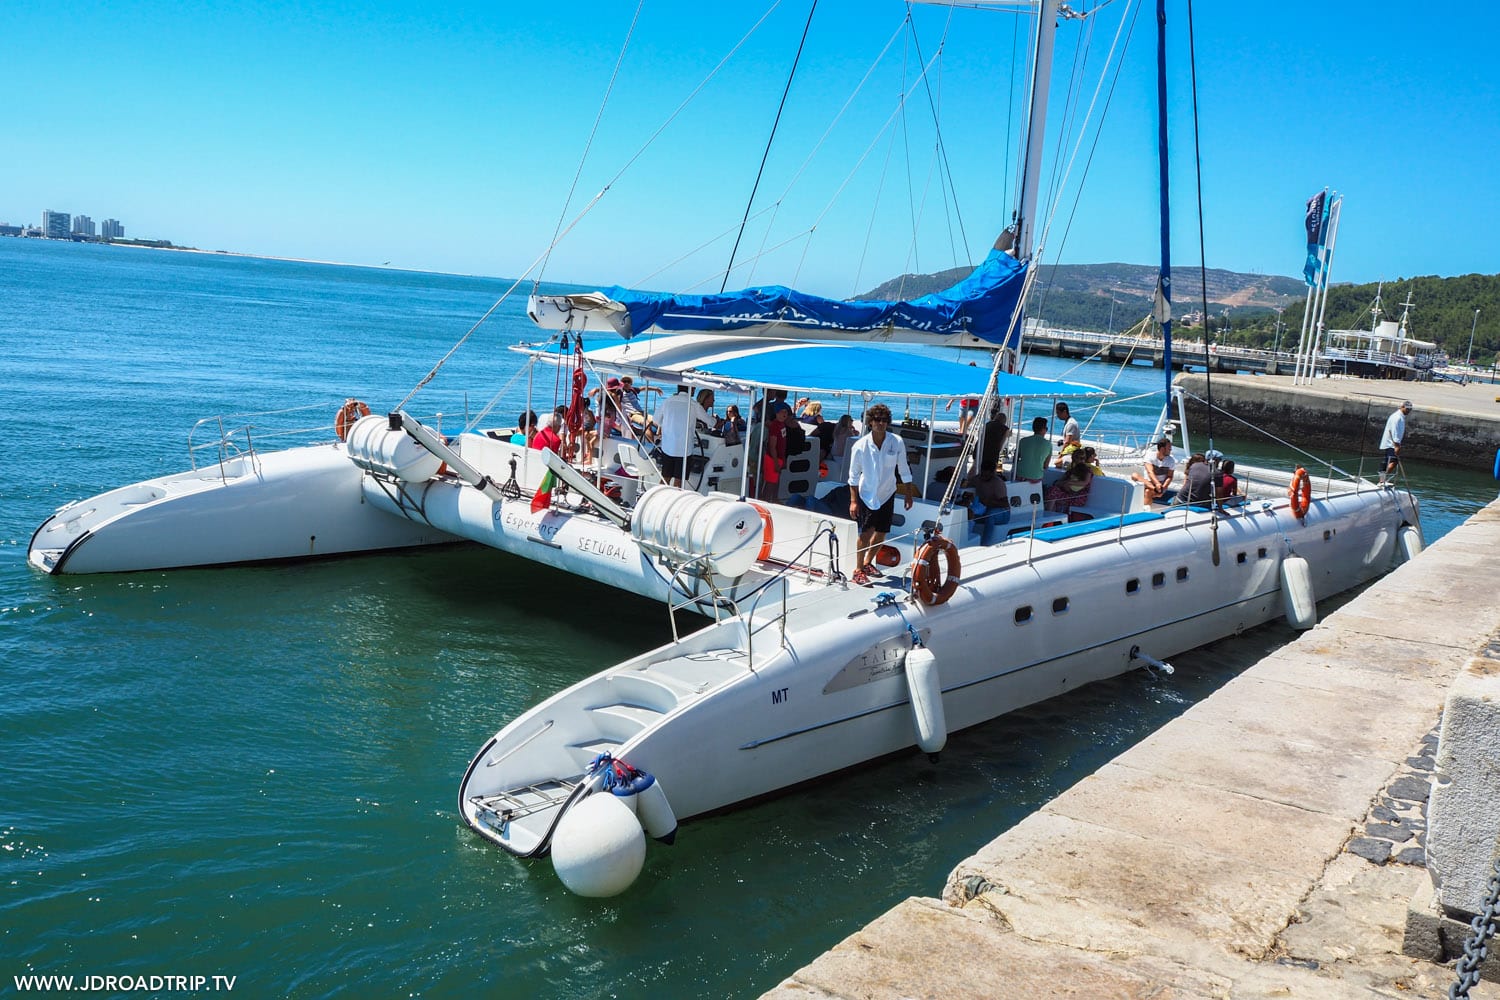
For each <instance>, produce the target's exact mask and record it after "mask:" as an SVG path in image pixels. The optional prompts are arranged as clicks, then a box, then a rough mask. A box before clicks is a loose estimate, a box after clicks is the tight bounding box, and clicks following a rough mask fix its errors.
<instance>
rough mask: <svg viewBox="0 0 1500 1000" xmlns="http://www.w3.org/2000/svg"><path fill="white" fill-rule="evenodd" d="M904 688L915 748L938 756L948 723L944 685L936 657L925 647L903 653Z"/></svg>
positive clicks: (946, 741)
mask: <svg viewBox="0 0 1500 1000" xmlns="http://www.w3.org/2000/svg"><path fill="white" fill-rule="evenodd" d="M906 688H907V690H908V691H909V692H910V693H911V713H912V716H913V721H914V722H915V724H916V727H917V746H919V747H921V748H922V749H923V750H924V751H926V752H927V753H937V752H938V751H939V750H941V749H943V747H944V746H946V745H947V743H948V721H947V719H946V718H945V717H944V715H943V682H942V678H941V677H939V676H938V665H937V656H936V655H934V654H933V652H932V650H930V649H928V648H927V647H926V646H918V647H916V648H915V649H913V650H912V651H911V652H910V653H907V654H906Z"/></svg>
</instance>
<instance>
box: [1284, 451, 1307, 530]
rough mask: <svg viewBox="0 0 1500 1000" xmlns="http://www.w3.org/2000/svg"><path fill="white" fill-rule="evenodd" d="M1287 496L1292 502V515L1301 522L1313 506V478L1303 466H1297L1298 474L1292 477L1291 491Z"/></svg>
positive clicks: (1288, 491)
mask: <svg viewBox="0 0 1500 1000" xmlns="http://www.w3.org/2000/svg"><path fill="white" fill-rule="evenodd" d="M1286 495H1287V496H1288V497H1290V498H1291V501H1292V513H1293V514H1295V515H1297V519H1298V520H1299V521H1300V520H1301V519H1302V518H1304V517H1306V516H1307V511H1308V508H1309V507H1311V506H1312V477H1311V476H1309V475H1308V474H1307V470H1306V469H1304V468H1302V466H1300V465H1299V466H1297V474H1296V475H1295V476H1293V477H1292V486H1291V489H1289V490H1287V491H1286Z"/></svg>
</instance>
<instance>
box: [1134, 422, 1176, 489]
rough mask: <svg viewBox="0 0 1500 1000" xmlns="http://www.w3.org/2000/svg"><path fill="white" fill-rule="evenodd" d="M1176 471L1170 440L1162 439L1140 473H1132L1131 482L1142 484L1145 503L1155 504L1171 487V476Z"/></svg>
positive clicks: (1147, 458)
mask: <svg viewBox="0 0 1500 1000" xmlns="http://www.w3.org/2000/svg"><path fill="white" fill-rule="evenodd" d="M1176 471H1177V459H1176V458H1174V457H1173V456H1172V439H1171V438H1162V439H1161V440H1160V441H1158V442H1156V453H1155V454H1153V455H1148V456H1147V457H1146V462H1145V464H1144V465H1143V466H1142V468H1141V471H1140V472H1137V473H1133V474H1132V475H1131V477H1130V478H1131V480H1133V481H1134V482H1137V483H1144V484H1145V486H1146V502H1147V503H1148V504H1152V503H1156V501H1158V500H1160V499H1161V497H1162V494H1163V493H1166V492H1167V490H1168V489H1169V488H1170V487H1171V485H1172V476H1173V475H1174V474H1175V473H1176Z"/></svg>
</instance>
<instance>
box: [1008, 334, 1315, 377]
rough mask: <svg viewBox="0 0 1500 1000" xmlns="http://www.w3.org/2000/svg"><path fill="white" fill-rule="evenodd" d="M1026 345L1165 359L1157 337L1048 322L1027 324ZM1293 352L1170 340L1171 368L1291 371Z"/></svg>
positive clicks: (1056, 351)
mask: <svg viewBox="0 0 1500 1000" xmlns="http://www.w3.org/2000/svg"><path fill="white" fill-rule="evenodd" d="M1023 342H1024V345H1025V350H1026V352H1027V353H1029V354H1045V355H1047V356H1048V357H1054V358H1093V357H1097V358H1099V359H1100V360H1101V361H1109V362H1113V363H1115V364H1129V363H1132V362H1139V363H1142V364H1144V363H1147V362H1149V363H1150V364H1151V366H1152V367H1154V368H1161V367H1162V366H1163V365H1164V364H1165V363H1166V351H1165V349H1164V348H1163V347H1162V341H1161V338H1160V337H1132V336H1126V335H1124V334H1118V333H1116V334H1107V333H1088V332H1086V331H1083V330H1054V329H1050V328H1047V327H1029V328H1028V329H1027V330H1026V333H1025V335H1024V337H1023ZM1296 362H1297V357H1296V355H1295V354H1294V353H1292V352H1291V351H1264V350H1259V349H1257V348H1254V347H1238V346H1235V345H1232V344H1212V345H1210V346H1209V349H1208V355H1207V357H1206V358H1205V356H1204V354H1203V342H1202V341H1192V340H1182V339H1180V338H1175V337H1174V338H1173V340H1172V370H1173V371H1182V370H1183V369H1185V368H1210V369H1211V370H1213V371H1216V372H1225V373H1230V374H1232V373H1234V372H1262V373H1265V374H1270V375H1276V374H1283V373H1285V374H1290V373H1291V371H1292V369H1293V367H1294V366H1295V365H1296ZM1327 367H1328V363H1327V362H1326V361H1320V362H1319V371H1320V372H1322V371H1324V370H1326V369H1327Z"/></svg>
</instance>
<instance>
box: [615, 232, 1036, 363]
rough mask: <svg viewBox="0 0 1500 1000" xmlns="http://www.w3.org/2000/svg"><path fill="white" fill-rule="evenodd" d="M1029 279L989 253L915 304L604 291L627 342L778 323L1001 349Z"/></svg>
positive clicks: (760, 293)
mask: <svg viewBox="0 0 1500 1000" xmlns="http://www.w3.org/2000/svg"><path fill="white" fill-rule="evenodd" d="M1025 278H1026V265H1025V264H1023V263H1021V262H1020V261H1017V260H1016V259H1015V258H1014V257H1011V256H1010V255H1008V254H1005V253H1002V252H1001V251H999V250H991V251H990V254H989V256H988V257H986V258H985V259H984V262H983V263H982V264H980V265H979V267H977V268H975V269H974V271H973V273H972V274H970V275H969V276H968V277H967V278H964V279H963V280H962V281H960V282H959V283H958V284H956V285H954V286H953V287H951V288H948V289H946V290H944V291H941V292H935V293H933V294H932V295H924V296H922V297H921V298H919V299H912V300H911V301H909V302H849V301H843V300H839V299H825V298H820V297H818V296H816V295H807V294H804V293H802V292H797V291H793V290H792V289H790V288H786V287H783V286H781V285H769V286H766V287H762V288H746V289H744V290H742V291H738V292H725V293H722V294H719V295H673V294H669V293H661V292H641V291H635V290H633V289H629V288H619V287H616V288H610V289H606V290H604V291H603V293H602V294H603V295H604V296H605V297H607V298H608V299H610V300H612V301H613V302H616V303H619V304H620V305H621V306H622V307H623V308H624V309H625V311H626V312H627V313H628V314H629V316H630V323H629V326H628V328H627V329H621V330H620V332H621V334H622V335H623V336H625V337H627V338H629V337H632V336H638V335H640V334H643V333H645V332H647V331H648V330H652V329H655V330H658V331H661V332H682V331H693V332H711V333H720V332H726V331H735V330H746V329H748V328H751V327H756V326H764V325H766V324H776V325H778V326H788V327H789V329H787V330H784V331H783V332H782V333H781V334H780V335H781V336H807V333H808V331H810V330H819V331H826V332H829V333H833V334H837V333H841V332H847V333H849V334H851V338H850V339H869V338H868V337H861V336H859V335H861V334H870V333H872V332H873V333H877V334H879V333H880V332H881V331H889V332H890V333H891V339H893V340H898V341H899V340H900V339H902V338H901V336H900V332H899V331H903V330H907V331H917V332H919V333H922V334H925V335H927V336H928V337H932V336H938V337H942V336H951V337H955V338H957V337H958V336H959V335H961V334H968V335H970V336H972V337H976V338H978V339H980V340H983V341H986V342H988V343H991V344H995V345H997V346H1002V345H1006V338H1007V334H1008V333H1009V332H1010V330H1011V318H1012V316H1013V315H1014V314H1015V312H1016V307H1017V303H1018V301H1019V300H1020V298H1021V289H1022V286H1023V285H1024V284H1025ZM1017 327H1018V328H1019V324H1017ZM833 339H837V338H833ZM1011 340H1012V341H1015V342H1013V343H1010V344H1009V345H1008V346H1011V347H1016V346H1018V342H1019V340H1020V335H1019V329H1018V330H1017V333H1016V334H1015V336H1013V337H1012V338H1011Z"/></svg>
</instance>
